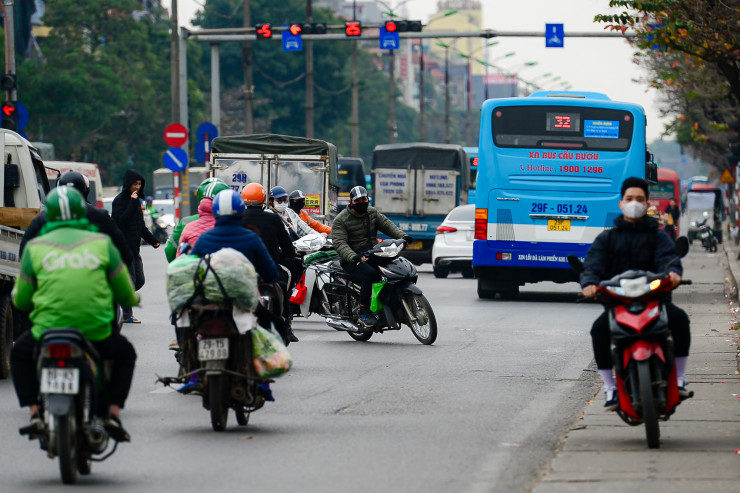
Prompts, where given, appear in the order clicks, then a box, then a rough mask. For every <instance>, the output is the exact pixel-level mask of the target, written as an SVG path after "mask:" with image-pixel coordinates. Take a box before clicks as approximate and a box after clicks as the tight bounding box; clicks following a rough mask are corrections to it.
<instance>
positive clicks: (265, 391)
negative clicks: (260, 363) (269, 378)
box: [257, 383, 275, 402]
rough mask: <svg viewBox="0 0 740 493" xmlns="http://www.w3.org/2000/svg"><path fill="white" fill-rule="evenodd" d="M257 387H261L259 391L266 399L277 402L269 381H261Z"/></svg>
mask: <svg viewBox="0 0 740 493" xmlns="http://www.w3.org/2000/svg"><path fill="white" fill-rule="evenodd" d="M257 388H258V389H259V393H260V394H261V395H262V397H263V398H264V399H265V400H266V401H269V402H275V398H274V397H273V396H272V390H270V384H269V383H261V384H259V386H258V387H257Z"/></svg>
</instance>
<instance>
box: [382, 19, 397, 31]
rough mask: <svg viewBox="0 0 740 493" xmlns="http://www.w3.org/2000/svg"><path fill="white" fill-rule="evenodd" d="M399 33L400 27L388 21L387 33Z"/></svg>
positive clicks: (386, 25)
mask: <svg viewBox="0 0 740 493" xmlns="http://www.w3.org/2000/svg"><path fill="white" fill-rule="evenodd" d="M396 31H398V26H396V23H395V22H393V21H387V22H386V23H385V32H387V33H394V32H396Z"/></svg>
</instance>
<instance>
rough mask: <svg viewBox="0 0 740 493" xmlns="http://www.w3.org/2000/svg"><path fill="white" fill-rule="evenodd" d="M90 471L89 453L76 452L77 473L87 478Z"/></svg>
mask: <svg viewBox="0 0 740 493" xmlns="http://www.w3.org/2000/svg"><path fill="white" fill-rule="evenodd" d="M91 471H92V461H91V460H90V452H89V451H87V450H85V451H82V450H78V451H77V472H79V473H80V474H82V475H83V476H87V475H88V474H90V472H91Z"/></svg>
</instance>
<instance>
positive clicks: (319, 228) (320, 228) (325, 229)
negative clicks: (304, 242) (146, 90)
mask: <svg viewBox="0 0 740 493" xmlns="http://www.w3.org/2000/svg"><path fill="white" fill-rule="evenodd" d="M299 215H300V217H301V219H302V220H303V222H304V223H306V224H308V226H309V227H310V228H311V229H313V230H314V231H316V232H319V233H326V234H328V235H329V234H331V226H327V225H326V224H323V223H320V222H318V221H317V220H315V219H314V218H312V217H311V216H309V215H308V212H306V211H305V210H303V209H301V213H300V214H299Z"/></svg>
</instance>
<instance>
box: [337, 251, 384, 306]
mask: <svg viewBox="0 0 740 493" xmlns="http://www.w3.org/2000/svg"><path fill="white" fill-rule="evenodd" d="M341 264H342V269H344V272H346V273H347V274H349V275H350V276H352V278H353V279H355V280H356V281H357V282H359V283H360V304H361V305H362V306H364V307H366V308H369V307H370V296H371V295H372V289H373V284H375V283H376V282H380V272H378V269H376V268H375V267H374V266H373V265H371V264H370V261H367V262H357V263H355V262H342V263H341Z"/></svg>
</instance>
